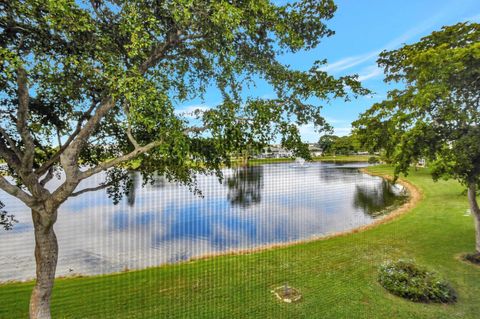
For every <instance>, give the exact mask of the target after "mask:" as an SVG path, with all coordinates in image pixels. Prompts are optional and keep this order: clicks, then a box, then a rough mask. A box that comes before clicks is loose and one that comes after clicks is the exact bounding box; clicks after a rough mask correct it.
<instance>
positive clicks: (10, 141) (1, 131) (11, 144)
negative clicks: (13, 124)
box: [0, 127, 23, 158]
mask: <svg viewBox="0 0 480 319" xmlns="http://www.w3.org/2000/svg"><path fill="white" fill-rule="evenodd" d="M0 134H1V135H2V136H3V138H4V139H5V141H6V142H7V143H8V146H9V147H10V148H11V149H12V150H13V151H14V152H15V154H16V155H17V157H18V158H22V157H23V154H22V152H21V151H20V150H19V149H18V147H17V144H16V143H15V141H14V140H13V139H12V138H11V137H10V135H9V134H8V133H7V131H5V130H4V129H3V128H1V127H0Z"/></svg>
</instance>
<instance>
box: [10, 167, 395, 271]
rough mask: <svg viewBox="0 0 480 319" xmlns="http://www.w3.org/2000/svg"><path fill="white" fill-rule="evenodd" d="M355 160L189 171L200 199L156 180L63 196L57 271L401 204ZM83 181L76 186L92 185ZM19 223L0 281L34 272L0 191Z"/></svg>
mask: <svg viewBox="0 0 480 319" xmlns="http://www.w3.org/2000/svg"><path fill="white" fill-rule="evenodd" d="M363 166H365V165H364V164H360V163H358V164H345V165H337V164H330V163H308V164H305V165H295V164H291V163H282V164H269V165H261V166H253V167H248V168H240V169H229V170H225V171H224V177H225V179H224V181H223V183H219V182H218V180H217V179H216V178H215V177H214V176H198V186H199V188H200V189H201V190H202V192H203V195H204V197H199V196H195V195H193V194H192V193H190V192H189V190H188V189H187V188H186V187H183V186H179V185H176V184H174V183H168V182H166V181H165V180H163V179H161V178H159V179H158V180H157V181H156V183H155V184H154V185H147V186H145V187H144V188H142V187H141V184H142V183H141V181H140V180H139V179H140V177H138V178H137V181H138V183H137V185H136V186H135V187H134V189H132V191H131V192H130V196H128V197H127V198H125V199H124V200H123V201H122V202H120V204H118V205H116V206H115V205H113V204H112V203H111V200H110V199H109V198H108V197H107V195H106V192H105V191H98V192H95V193H86V194H83V195H81V196H79V197H75V198H71V199H70V200H68V201H67V202H66V203H64V205H63V206H62V207H61V209H60V210H59V214H58V221H57V224H56V226H55V230H56V233H57V237H58V240H59V247H60V253H59V262H58V267H57V275H59V276H61V275H72V274H103V273H110V272H118V271H122V270H124V269H136V268H144V267H149V266H155V265H159V264H163V263H175V262H179V261H183V260H188V259H189V258H191V257H195V256H201V255H205V254H209V253H218V252H222V251H227V250H234V249H244V248H253V247H258V246H262V245H267V244H272V243H281V242H288V241H295V240H301V239H308V238H311V237H317V236H324V235H328V234H331V233H335V232H339V231H345V230H349V229H352V228H356V227H359V226H362V225H366V224H369V223H371V222H373V221H374V220H375V218H377V217H375V216H378V214H379V212H383V211H384V210H385V208H386V207H388V206H392V205H394V204H396V203H398V202H399V201H401V200H404V197H403V196H402V194H403V189H402V188H401V186H399V185H391V184H390V183H388V182H386V181H385V180H383V179H381V178H379V177H373V176H369V175H367V174H364V173H361V172H360V171H359V170H358V169H359V168H360V167H363ZM99 178H101V177H97V180H96V181H95V180H89V181H86V182H85V183H84V184H82V185H81V187H88V186H93V185H95V182H98V181H99V180H98V179H99ZM0 200H1V201H3V202H4V203H5V204H6V209H7V210H8V212H9V213H14V214H15V216H16V219H17V220H18V221H19V223H18V224H16V225H15V227H14V229H13V230H12V231H4V230H0V281H6V280H24V279H28V278H33V277H34V274H35V268H34V265H35V263H34V257H33V249H34V239H33V229H32V223H31V217H30V213H29V211H28V210H27V209H26V207H25V206H23V205H22V204H21V203H20V202H19V201H18V200H16V199H14V198H12V197H9V196H8V195H6V194H5V193H3V192H0Z"/></svg>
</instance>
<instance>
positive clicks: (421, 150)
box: [354, 23, 480, 254]
mask: <svg viewBox="0 0 480 319" xmlns="http://www.w3.org/2000/svg"><path fill="white" fill-rule="evenodd" d="M378 63H379V65H380V66H382V67H383V68H384V70H385V74H386V81H389V82H390V81H393V82H400V83H402V84H404V86H403V88H401V89H395V90H392V91H390V92H389V94H388V99H387V100H385V101H383V102H381V103H377V104H374V105H373V106H372V107H371V108H370V109H369V110H367V111H366V112H365V113H364V114H362V115H361V117H360V119H359V120H358V121H356V122H355V123H354V126H355V127H356V132H357V133H358V134H359V135H361V136H362V140H363V142H364V143H367V144H368V145H370V146H371V147H373V148H384V149H385V150H387V152H388V153H389V154H391V156H390V158H391V159H392V161H393V162H394V163H395V164H396V169H395V175H396V176H398V175H399V174H400V173H404V174H407V173H408V170H409V166H410V165H411V164H412V163H415V162H416V161H417V160H418V159H419V158H425V159H428V160H429V162H430V167H431V168H432V176H433V178H434V179H435V180H438V179H439V178H446V179H448V178H453V179H456V180H458V181H460V182H461V183H462V184H464V185H465V186H466V187H467V188H468V199H469V205H470V210H471V212H472V215H473V216H474V221H475V226H476V251H477V254H480V209H479V206H478V202H477V198H476V190H477V189H478V187H479V186H480V126H479V125H480V106H479V103H480V102H479V101H480V24H478V23H459V24H456V25H453V26H447V27H443V28H442V30H441V31H438V32H433V33H432V34H430V35H429V36H426V37H424V38H422V39H421V40H420V41H419V42H418V43H415V44H412V45H405V46H403V47H402V48H400V49H398V50H394V51H390V52H382V53H381V55H380V58H379V60H378Z"/></svg>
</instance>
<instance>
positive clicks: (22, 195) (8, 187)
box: [0, 176, 35, 207]
mask: <svg viewBox="0 0 480 319" xmlns="http://www.w3.org/2000/svg"><path fill="white" fill-rule="evenodd" d="M0 189H2V190H4V191H5V192H7V193H8V194H10V195H12V196H14V197H16V198H18V199H19V200H21V201H22V202H24V203H25V204H26V205H27V206H28V207H32V206H34V205H35V200H34V198H33V197H32V196H31V195H29V194H27V193H26V192H25V191H23V190H22V189H21V188H20V187H18V186H15V185H12V184H10V183H9V182H8V181H7V180H6V179H5V177H3V176H0Z"/></svg>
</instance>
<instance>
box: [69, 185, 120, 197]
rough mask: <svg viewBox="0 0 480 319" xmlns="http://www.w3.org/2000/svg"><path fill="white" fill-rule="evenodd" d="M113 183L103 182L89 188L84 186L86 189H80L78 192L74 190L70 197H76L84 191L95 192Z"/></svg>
mask: <svg viewBox="0 0 480 319" xmlns="http://www.w3.org/2000/svg"><path fill="white" fill-rule="evenodd" d="M112 184H113V183H103V184H100V185H98V186H95V187H88V188H84V189H81V190H79V191H78V192H74V193H72V194H71V195H70V197H76V196H80V195H82V194H84V193H88V192H95V191H99V190H101V189H105V188H107V187H108V186H110V185H112Z"/></svg>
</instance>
